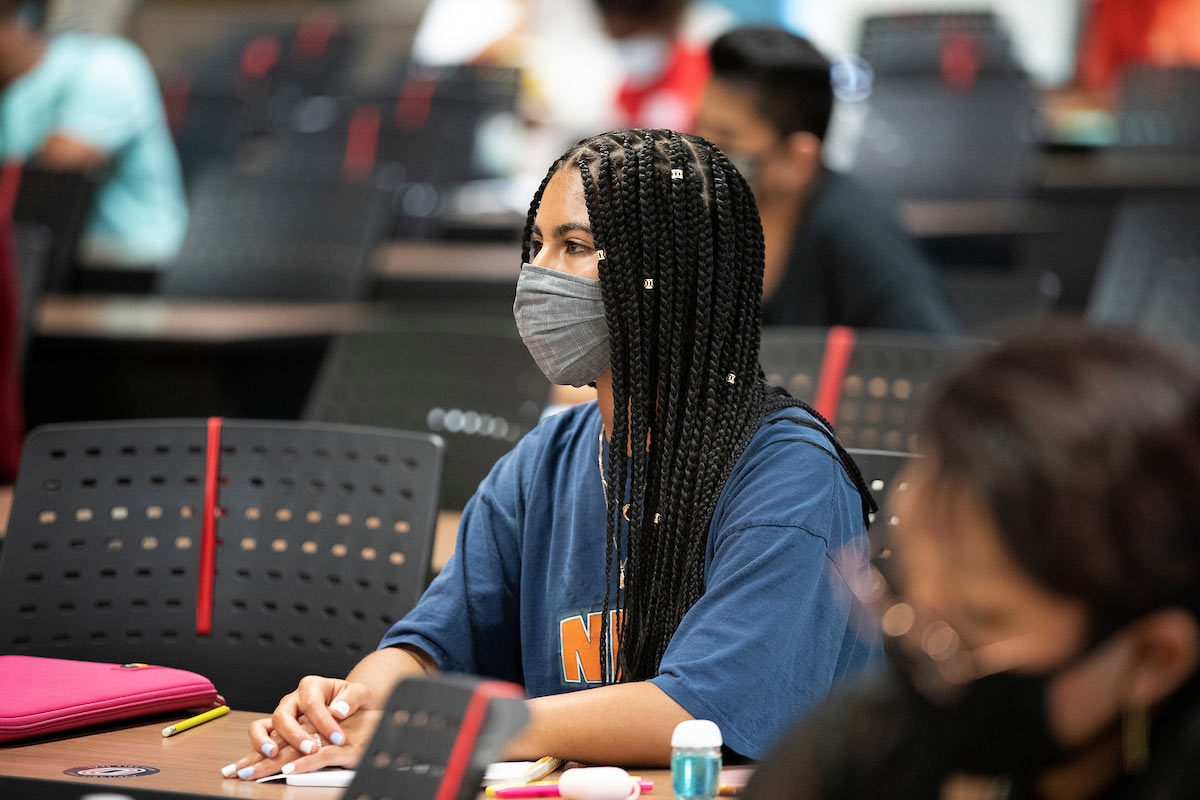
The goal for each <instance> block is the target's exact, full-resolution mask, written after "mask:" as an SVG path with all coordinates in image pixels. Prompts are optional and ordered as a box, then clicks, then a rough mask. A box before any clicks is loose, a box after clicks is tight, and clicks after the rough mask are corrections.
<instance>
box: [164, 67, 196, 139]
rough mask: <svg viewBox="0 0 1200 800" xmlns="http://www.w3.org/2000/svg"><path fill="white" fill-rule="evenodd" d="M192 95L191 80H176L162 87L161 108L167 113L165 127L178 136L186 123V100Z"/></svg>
mask: <svg viewBox="0 0 1200 800" xmlns="http://www.w3.org/2000/svg"><path fill="white" fill-rule="evenodd" d="M191 95H192V79H191V78H188V77H187V76H183V77H180V78H176V79H175V80H173V81H171V82H170V83H168V84H166V85H165V86H164V87H163V108H164V110H165V111H166V112H167V127H168V128H170V129H171V133H173V134H175V135H178V134H179V132H180V131H182V130H183V126H184V125H185V124H186V123H187V110H188V100H189V99H190V98H191Z"/></svg>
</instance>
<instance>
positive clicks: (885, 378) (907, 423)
mask: <svg viewBox="0 0 1200 800" xmlns="http://www.w3.org/2000/svg"><path fill="white" fill-rule="evenodd" d="M855 337H856V341H855V344H854V351H853V353H852V354H851V356H850V363H849V364H848V365H847V367H846V374H845V377H844V379H843V382H842V392H841V397H840V398H839V400H838V410H837V418H836V421H835V426H836V428H837V433H838V437H839V438H840V439H841V440H842V443H843V444H844V445H845V446H846V447H857V448H864V449H872V450H875V449H878V450H892V451H898V452H913V451H915V450H916V449H917V446H916V429H917V423H918V420H919V417H920V413H921V409H922V408H923V404H924V402H925V398H926V396H927V395H928V393H929V390H930V387H931V386H932V385H934V384H935V383H936V382H937V380H938V379H939V378H940V377H941V376H942V375H943V374H944V373H945V372H946V371H947V370H948V369H949V368H950V367H951V366H953V365H954V364H956V363H957V362H958V361H959V360H961V359H962V358H964V357H966V356H967V355H968V354H969V353H970V352H971V351H972V350H973V349H975V348H977V347H982V346H986V345H985V343H984V342H983V341H982V340H977V339H967V338H943V337H937V336H930V335H925V334H918V333H907V332H899V331H882V330H858V331H856V332H855Z"/></svg>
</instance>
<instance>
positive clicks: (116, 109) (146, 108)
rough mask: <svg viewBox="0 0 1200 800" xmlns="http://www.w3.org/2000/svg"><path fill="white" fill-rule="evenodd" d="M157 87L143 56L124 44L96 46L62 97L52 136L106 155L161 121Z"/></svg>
mask: <svg viewBox="0 0 1200 800" xmlns="http://www.w3.org/2000/svg"><path fill="white" fill-rule="evenodd" d="M162 114H163V110H162V100H161V96H160V93H159V90H158V82H157V81H156V79H155V77H154V73H153V71H152V70H151V69H150V65H149V63H147V61H146V58H145V56H143V55H142V53H141V51H139V50H138V49H137V48H136V47H134V45H132V44H130V43H129V42H125V41H120V40H118V41H113V42H105V43H103V44H102V45H98V46H96V47H95V48H94V49H93V50H92V51H91V52H90V53H89V55H88V57H87V59H86V60H84V61H82V62H81V64H80V69H79V72H78V74H77V76H76V78H75V80H74V81H73V83H72V85H71V88H70V90H69V91H68V92H67V93H66V94H65V95H64V96H63V99H62V105H61V107H60V108H59V113H58V121H57V127H56V129H55V133H56V134H59V135H62V136H67V137H69V138H71V139H76V140H78V141H80V142H84V143H86V144H89V145H92V146H93V147H95V148H97V149H98V150H103V151H105V152H108V153H111V152H113V151H115V150H118V149H120V148H121V147H122V146H123V145H125V144H126V143H127V142H129V141H130V140H132V139H133V138H135V137H136V136H137V135H138V134H140V133H141V132H142V131H145V130H147V129H149V128H150V127H152V126H153V125H154V124H155V123H156V122H157V121H158V119H159V118H160V117H161V116H162Z"/></svg>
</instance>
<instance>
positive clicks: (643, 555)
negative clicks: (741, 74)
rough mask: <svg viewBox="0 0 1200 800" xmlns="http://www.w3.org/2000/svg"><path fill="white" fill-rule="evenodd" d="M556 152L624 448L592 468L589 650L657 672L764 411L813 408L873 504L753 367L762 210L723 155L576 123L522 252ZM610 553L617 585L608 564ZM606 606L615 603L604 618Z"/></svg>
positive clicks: (693, 144) (664, 138)
mask: <svg viewBox="0 0 1200 800" xmlns="http://www.w3.org/2000/svg"><path fill="white" fill-rule="evenodd" d="M569 168H575V169H578V170H579V172H580V175H581V177H582V179H583V187H584V197H585V199H586V202H587V209H588V216H589V218H590V223H591V227H592V234H593V237H594V241H595V246H596V248H597V250H603V254H604V255H603V258H602V260H601V261H600V262H599V265H600V270H599V272H600V286H601V293H602V296H603V299H604V308H605V313H606V316H607V321H608V331H609V340H610V348H611V353H612V365H613V407H614V409H617V410H618V413H616V414H614V418H613V431H612V437H611V441H612V442H613V443H625V442H629V443H630V444H631V447H630V448H629V450H631V451H632V452H627V450H626V447H624V446H614V447H612V448H610V451H609V452H610V457H609V462H608V467H607V474H606V475H605V478H606V486H607V488H606V497H605V501H606V503H607V507H608V515H607V536H606V539H607V545H606V575H607V577H608V580H607V583H606V585H607V587H608V588H607V589H606V591H605V598H604V612H603V614H602V615H601V620H602V622H601V636H600V652H601V653H608V652H610V639H611V637H612V636H614V635H615V636H616V642H617V663H616V674H615V675H613V674H611V671H610V668H609V665H608V663H607V662H608V660H607V659H601V663H602V664H603V673H602V675H603V682H604V683H612V682H614V681H636V680H645V679H647V678H650V677H653V676H654V675H656V674H657V672H658V666H659V662H660V661H661V660H662V656H663V653H664V652H665V651H666V648H667V644H668V642H669V641H670V639H671V636H672V635H673V634H674V633H675V629H676V628H677V627H678V626H679V623H680V620H682V619H683V615H684V614H685V613H687V610H688V609H689V608H691V606H692V605H693V604H694V603H695V602H696V601H697V600H698V599H699V598H700V595H701V594H702V593H703V590H704V553H705V546H706V543H707V536H708V528H709V524H710V523H711V520H712V515H713V511H714V509H715V508H716V504H717V499H718V497H719V496H720V493H721V490H722V488H723V487H724V485H725V481H726V480H727V478H728V477H729V473H730V471H731V470H732V469H733V465H734V463H735V462H736V461H737V459H738V457H739V456H741V454H742V451H743V450H745V448H746V445H747V443H748V442H749V441H750V437H751V436H753V435H754V433H755V431H756V430H758V428H759V426H760V425H761V423H762V418H763V416H764V414H767V413H770V412H771V411H772V410H775V409H780V408H784V407H787V406H799V407H802V408H805V409H806V410H808V411H809V413H811V414H813V415H814V416H815V417H816V418H817V419H819V420H820V421H821V423H822V425H824V426H825V428H826V429H827V430H826V435H827V436H828V437H829V439H830V442H831V443H832V445H833V447H834V448H835V450H836V452H837V455H838V458H839V460H840V461H841V462H842V463H843V464H844V465H845V467H846V469H847V472H848V474H849V475H850V477H851V479H852V480H853V481H854V483H855V485H856V487H857V488H858V490H859V493H860V494H861V496H862V498H863V517H864V523H865V522H866V520H867V515H868V514H869V513H870V512H873V511H874V510H875V507H874V501H873V500H872V498H871V495H870V492H869V491H868V490H867V487H866V486H865V484H864V482H863V480H862V476H861V475H860V474H859V472H858V468H857V467H856V466H855V465H854V462H853V460H852V459H851V458H850V457H849V456H848V455H847V454H846V452H845V450H844V449H843V448H842V446H841V445H840V444H839V443H838V442H837V439H836V437H835V436H834V435H833V430H832V428H831V427H830V426H829V423H828V422H826V421H825V420H824V419H822V418H821V417H820V415H818V414H816V412H815V411H813V410H812V409H810V408H808V406H806V405H804V404H803V403H801V402H800V401H798V400H796V399H794V398H792V397H790V396H788V395H787V394H786V393H784V392H783V391H782V390H779V389H773V388H769V387H768V386H767V385H766V382H765V380H764V379H763V376H762V370H761V368H760V367H759V363H758V351H759V338H760V328H761V324H762V277H763V235H762V225H761V224H760V222H759V217H758V207H757V205H756V204H755V202H754V195H753V194H752V193H751V191H750V187H749V185H748V184H747V183H746V180H745V179H744V178H743V177H742V175H741V174H740V173H739V172H738V171H737V170H736V169H735V168H734V166H733V165H732V164H731V163H730V161H729V159H727V158H726V157H725V155H724V154H723V153H722V152H721V151H720V150H718V149H717V148H716V147H715V146H713V145H712V144H711V143H709V142H707V141H705V140H704V139H701V138H699V137H697V136H691V135H688V134H680V133H676V132H674V131H667V130H638V131H618V132H614V133H607V134H602V135H600V136H594V137H591V138H588V139H584V140H583V141H581V142H579V143H578V144H577V145H575V146H574V147H572V148H571V149H570V150H568V151H567V152H566V153H565V154H564V155H563V156H562V157H561V158H559V159H558V160H557V161H556V162H555V163H554V164H553V165H552V166H551V167H550V170H549V171H548V172H547V173H546V177H545V179H544V180H543V181H542V184H541V186H540V187H539V188H538V191H537V193H536V194H535V195H534V198H533V202H532V204H531V205H530V209H529V217H528V220H527V222H526V225H525V234H524V241H523V247H522V255H521V257H522V260H523V261H525V262H528V261H529V256H530V239H531V234H532V231H533V221H534V217H535V216H536V214H537V210H538V207H539V205H540V204H541V199H542V194H543V192H544V191H545V188H546V184H547V183H549V182H550V179H551V178H552V177H553V176H554V174H555V173H557V172H558V171H559V170H560V169H569ZM623 408H628V411H629V413H628V414H623V413H619V410H620V409H623ZM631 431H632V432H636V433H635V434H634V435H632V436H631ZM622 516H624V517H625V518H626V519H627V520H628V524H627V525H622V524H621V517H622ZM622 531H623V532H624V535H621V534H622ZM620 564H624V570H623V573H624V585H623V586H622V585H621V582H620V581H618V580H615V578H616V575H617V574H619V573H620V572H621V568H620V566H618V565H620ZM614 594H615V596H614ZM613 607H616V608H619V609H623V610H624V613H623V614H618V615H616V618H617V620H618V621H617V623H616V630H615V631H612V630H610V629H609V623H608V621H609V609H610V608H613Z"/></svg>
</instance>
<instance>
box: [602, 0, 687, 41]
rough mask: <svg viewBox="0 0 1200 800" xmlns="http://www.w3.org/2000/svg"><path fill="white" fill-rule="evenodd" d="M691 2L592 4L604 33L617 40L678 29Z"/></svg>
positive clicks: (604, 0) (605, 1) (643, 0)
mask: <svg viewBox="0 0 1200 800" xmlns="http://www.w3.org/2000/svg"><path fill="white" fill-rule="evenodd" d="M688 2H689V0H592V3H593V5H594V6H595V8H596V10H597V11H598V12H599V13H600V19H601V21H602V23H603V25H604V30H605V31H606V32H607V33H608V35H609V36H612V37H613V38H615V39H623V38H625V37H627V36H638V35H643V34H647V33H658V34H660V35H662V34H667V33H669V32H671V31H673V30H674V29H675V28H677V27H678V25H679V23H680V21H681V20H682V19H683V12H684V10H685V9H686V8H687V5H688Z"/></svg>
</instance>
